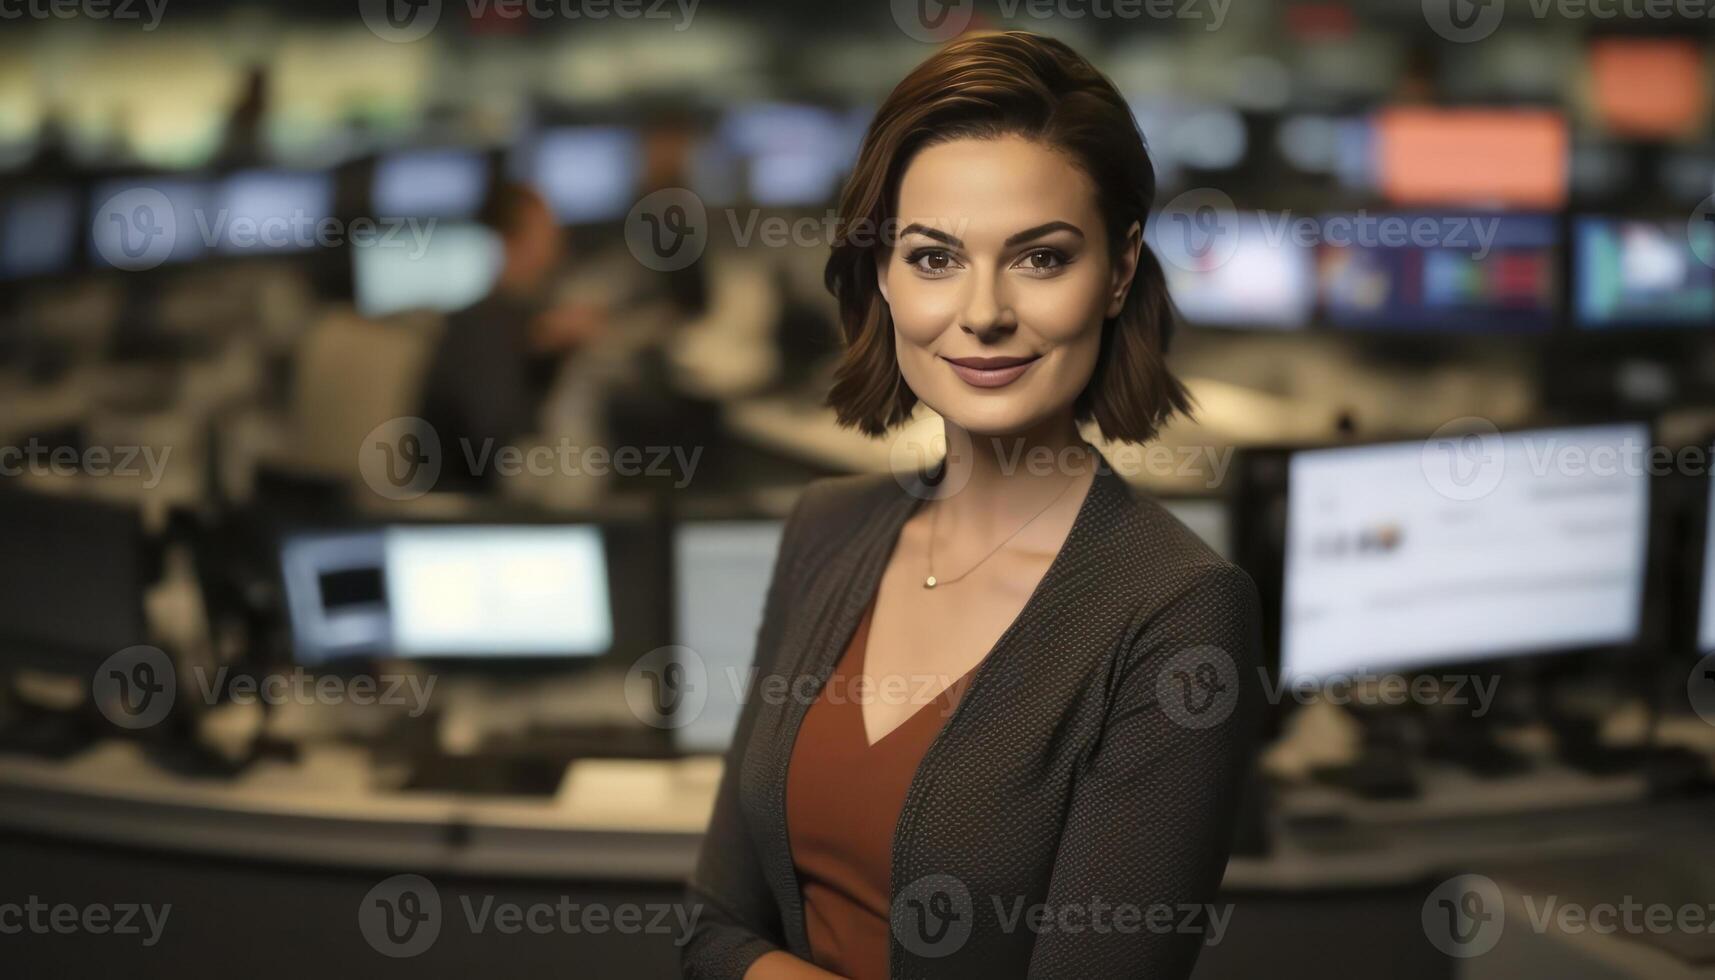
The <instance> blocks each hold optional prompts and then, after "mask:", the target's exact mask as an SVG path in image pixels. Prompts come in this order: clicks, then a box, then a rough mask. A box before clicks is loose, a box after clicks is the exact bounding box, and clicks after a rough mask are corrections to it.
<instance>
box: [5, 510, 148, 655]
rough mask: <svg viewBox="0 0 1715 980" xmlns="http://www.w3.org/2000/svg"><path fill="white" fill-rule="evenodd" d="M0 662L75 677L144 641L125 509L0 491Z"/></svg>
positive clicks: (138, 549) (140, 568) (135, 557)
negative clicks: (64, 663)
mask: <svg viewBox="0 0 1715 980" xmlns="http://www.w3.org/2000/svg"><path fill="white" fill-rule="evenodd" d="M0 541H3V542H5V543H4V544H3V545H0V657H3V658H4V659H5V660H7V661H11V660H13V659H19V660H22V661H36V662H39V663H46V664H47V665H50V666H51V665H52V664H53V663H54V662H55V658H57V657H61V656H64V657H67V658H75V659H71V660H68V666H72V667H73V669H75V670H79V671H81V670H82V664H83V663H84V662H85V661H87V660H89V659H91V658H93V659H94V660H97V661H99V660H101V659H103V658H106V657H107V656H108V655H110V654H113V653H117V652H118V651H120V650H123V649H125V648H126V647H129V646H135V645H137V644H140V643H146V642H148V634H147V631H146V629H145V622H144V618H143V593H144V586H145V583H144V581H143V572H144V565H145V562H144V547H145V543H146V542H145V538H144V533H143V525H142V519H141V517H140V515H139V513H138V512H137V511H136V510H135V509H134V508H129V507H122V506H119V505H116V504H112V503H104V502H100V501H94V500H88V499H84V498H78V497H70V496H64V495H59V494H39V493H31V492H26V491H19V490H0Z"/></svg>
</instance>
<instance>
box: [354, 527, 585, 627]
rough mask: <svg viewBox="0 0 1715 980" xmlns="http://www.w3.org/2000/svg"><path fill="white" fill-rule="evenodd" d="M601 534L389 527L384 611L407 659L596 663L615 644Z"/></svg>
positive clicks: (582, 529)
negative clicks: (574, 660)
mask: <svg viewBox="0 0 1715 980" xmlns="http://www.w3.org/2000/svg"><path fill="white" fill-rule="evenodd" d="M607 581H608V579H607V553H606V550H605V547H604V545H603V541H602V534H601V531H600V530H599V529H597V528H595V527H587V526H576V525H563V524H542V525H531V526H511V527H501V526H465V527H428V526H422V527H392V528H389V529H388V531H387V569H386V585H387V604H388V608H389V610H390V611H391V613H392V621H393V648H394V651H395V652H396V653H398V654H399V655H401V656H405V657H437V656H455V657H593V656H599V655H601V654H604V653H606V652H607V651H608V650H609V649H610V648H611V647H612V646H613V613H612V608H611V606H610V604H609V602H608V587H607Z"/></svg>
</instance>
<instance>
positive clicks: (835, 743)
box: [786, 599, 975, 980]
mask: <svg viewBox="0 0 1715 980" xmlns="http://www.w3.org/2000/svg"><path fill="white" fill-rule="evenodd" d="M874 612H875V601H874V600H873V599H872V600H870V604H869V608H867V609H865V610H864V614H863V618H862V619H861V620H860V621H859V622H858V625H857V629H855V630H854V631H853V633H852V638H851V642H850V643H848V644H847V646H846V650H845V653H844V654H842V655H841V657H840V660H839V663H837V664H836V665H835V667H834V673H833V674H832V675H831V676H830V677H829V679H828V682H827V683H826V684H824V685H823V686H822V690H821V692H820V693H819V694H818V695H817V696H816V701H815V703H813V704H812V705H810V708H809V711H808V712H807V713H806V714H805V716H804V722H803V725H802V726H801V727H800V729H799V731H798V739H797V741H796V742H795V743H794V745H793V747H792V761H791V763H790V764H789V766H788V769H787V775H786V827H787V833H788V836H789V838H790V841H791V847H792V860H793V864H794V865H795V866H796V868H797V870H798V881H799V884H800V887H801V888H802V890H803V896H804V925H805V929H806V931H807V932H808V934H809V939H810V949H811V951H812V953H813V955H814V960H815V963H816V965H817V966H819V967H821V968H822V969H824V970H829V971H832V972H834V973H837V974H839V975H840V976H842V977H850V978H852V980H886V978H887V976H888V972H887V970H888V946H889V944H888V929H889V925H888V923H889V918H888V909H889V904H890V902H891V898H892V867H893V828H894V825H895V824H897V823H898V822H899V812H900V810H901V808H902V807H903V806H904V804H905V794H906V791H907V790H909V789H910V788H911V778H912V777H913V776H914V775H916V773H917V765H918V763H919V762H920V761H921V760H922V758H923V753H924V752H926V751H928V748H929V744H930V743H931V742H933V741H934V740H935V736H936V734H937V733H939V732H940V730H941V726H942V725H943V724H944V723H945V722H946V719H947V718H948V717H949V716H950V715H951V714H952V712H953V708H954V707H955V706H956V705H957V704H958V699H959V696H960V695H961V694H962V693H963V691H964V689H965V687H966V686H967V685H968V684H969V683H970V679H971V676H972V675H973V674H974V673H975V668H973V669H972V670H971V671H969V672H967V673H966V674H965V675H964V676H962V677H960V678H959V679H958V680H956V681H954V682H953V683H952V684H951V685H950V686H949V687H948V688H947V689H946V690H945V691H942V692H941V693H940V694H938V695H936V697H935V698H934V700H932V701H930V702H928V703H926V704H924V705H923V706H921V707H919V708H918V709H917V711H916V713H914V714H912V715H911V716H910V717H909V718H907V719H906V720H905V721H904V722H902V723H900V725H899V727H897V728H895V729H893V730H892V731H890V732H888V733H887V734H885V735H883V736H882V737H881V738H880V739H879V740H878V741H877V742H876V743H875V744H874V745H870V744H869V737H868V735H867V733H866V732H865V729H864V723H863V705H864V702H865V701H866V700H868V699H869V698H871V697H882V696H900V695H903V696H911V695H912V694H913V693H914V692H915V690H916V689H917V688H918V687H920V686H921V685H920V683H919V682H918V679H917V678H909V679H908V683H906V684H904V685H899V684H898V683H897V682H889V683H883V682H882V681H881V679H878V678H864V677H863V671H864V653H865V648H866V647H867V646H868V640H869V624H870V618H871V616H872V615H873V614H874Z"/></svg>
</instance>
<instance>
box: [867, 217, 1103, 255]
mask: <svg viewBox="0 0 1715 980" xmlns="http://www.w3.org/2000/svg"><path fill="white" fill-rule="evenodd" d="M1057 231H1069V232H1071V233H1072V234H1074V235H1077V236H1078V237H1079V238H1083V237H1084V233H1083V232H1082V231H1081V230H1079V228H1078V226H1077V225H1075V224H1072V223H1071V222H1070V221H1050V222H1047V223H1045V224H1040V225H1037V226H1036V227H1034V228H1026V229H1025V230H1023V231H1021V232H1019V233H1018V234H1016V235H1013V236H1011V237H1009V238H1008V239H1007V240H1006V241H1005V242H1004V243H1003V244H1004V245H1005V246H1006V247H1008V248H1011V247H1012V246H1014V245H1017V244H1019V243H1021V242H1028V241H1034V240H1035V239H1038V238H1041V237H1043V236H1044V235H1050V234H1053V233H1054V232H1057ZM900 235H901V236H904V235H922V236H923V237H924V238H933V239H934V240H935V241H938V242H941V243H943V244H946V245H951V246H953V247H954V248H964V247H965V243H964V242H963V241H961V240H960V239H959V238H958V237H957V236H954V235H949V234H947V233H946V232H944V231H942V230H940V229H939V228H931V227H929V226H928V225H922V224H917V223H915V222H913V223H912V224H909V225H906V226H905V227H904V229H902V230H901V231H900Z"/></svg>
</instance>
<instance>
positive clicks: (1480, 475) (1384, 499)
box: [1281, 424, 1650, 681]
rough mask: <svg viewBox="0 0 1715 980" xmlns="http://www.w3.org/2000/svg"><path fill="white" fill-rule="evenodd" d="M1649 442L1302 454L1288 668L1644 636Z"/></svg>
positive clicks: (1568, 431)
mask: <svg viewBox="0 0 1715 980" xmlns="http://www.w3.org/2000/svg"><path fill="white" fill-rule="evenodd" d="M1649 438H1650V436H1649V430H1648V427H1647V426H1644V425H1641V424H1640V425H1631V424H1624V425H1606V426H1591V427H1578V428H1564V429H1538V430H1533V431H1527V432H1513V433H1505V434H1499V433H1491V434H1488V435H1470V436H1463V437H1454V438H1446V439H1442V438H1435V439H1429V440H1425V441H1417V442H1400V443H1389V444H1384V445H1369V446H1353V447H1343V448H1335V449H1317V450H1310V451H1301V452H1296V453H1293V454H1292V456H1291V457H1290V459H1289V461H1288V479H1287V483H1288V491H1287V494H1288V499H1287V521H1286V548H1285V562H1284V579H1285V581H1284V588H1283V593H1284V594H1283V598H1282V608H1281V676H1282V679H1283V680H1287V679H1290V680H1294V681H1296V680H1298V679H1303V678H1311V679H1327V678H1329V677H1331V676H1337V675H1342V674H1352V673H1358V672H1377V673H1390V672H1399V671H1408V670H1419V669H1422V668H1426V667H1431V666H1435V665H1442V664H1449V663H1472V662H1479V661H1486V660H1491V659H1495V658H1500V657H1506V656H1515V655H1524V654H1534V653H1544V652H1551V651H1565V650H1577V649H1598V648H1612V647H1624V646H1628V645H1631V644H1633V643H1635V642H1636V641H1637V638H1638V635H1639V631H1640V620H1641V617H1642V610H1641V607H1642V601H1643V588H1644V575H1645V560H1646V554H1645V552H1646V548H1647V543H1648V526H1649V497H1650V494H1649V480H1648V471H1647V468H1646V466H1645V465H1644V462H1645V460H1646V459H1647V453H1648V451H1649Z"/></svg>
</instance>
